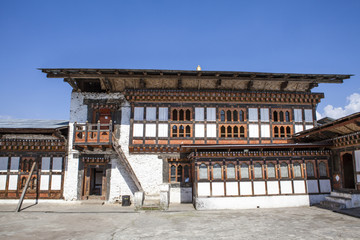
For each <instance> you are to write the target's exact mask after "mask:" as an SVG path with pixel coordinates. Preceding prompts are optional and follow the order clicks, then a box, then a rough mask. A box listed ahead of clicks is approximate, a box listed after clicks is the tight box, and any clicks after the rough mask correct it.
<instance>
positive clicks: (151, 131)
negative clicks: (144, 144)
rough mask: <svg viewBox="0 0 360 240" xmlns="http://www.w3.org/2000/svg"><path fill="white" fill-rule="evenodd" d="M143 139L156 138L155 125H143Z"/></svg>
mask: <svg viewBox="0 0 360 240" xmlns="http://www.w3.org/2000/svg"><path fill="white" fill-rule="evenodd" d="M145 137H156V124H153V123H151V124H149V123H148V124H146V125H145Z"/></svg>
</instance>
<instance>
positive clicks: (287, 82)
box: [280, 81, 289, 91]
mask: <svg viewBox="0 0 360 240" xmlns="http://www.w3.org/2000/svg"><path fill="white" fill-rule="evenodd" d="M288 85H289V81H284V82H282V83H281V84H280V90H281V91H284V90H285V88H287V86H288Z"/></svg>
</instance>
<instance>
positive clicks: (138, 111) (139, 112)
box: [134, 107, 144, 121]
mask: <svg viewBox="0 0 360 240" xmlns="http://www.w3.org/2000/svg"><path fill="white" fill-rule="evenodd" d="M134 120H139V121H142V120H144V108H143V107H135V108H134Z"/></svg>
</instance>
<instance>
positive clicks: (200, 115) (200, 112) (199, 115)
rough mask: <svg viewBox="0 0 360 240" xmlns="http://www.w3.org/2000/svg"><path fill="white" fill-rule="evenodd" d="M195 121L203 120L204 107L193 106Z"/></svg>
mask: <svg viewBox="0 0 360 240" xmlns="http://www.w3.org/2000/svg"><path fill="white" fill-rule="evenodd" d="M195 121H204V108H195Z"/></svg>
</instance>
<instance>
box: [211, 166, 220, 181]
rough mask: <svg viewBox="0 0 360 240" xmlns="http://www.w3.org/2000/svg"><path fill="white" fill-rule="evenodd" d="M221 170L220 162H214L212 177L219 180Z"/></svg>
mask: <svg viewBox="0 0 360 240" xmlns="http://www.w3.org/2000/svg"><path fill="white" fill-rule="evenodd" d="M221 172H222V170H221V166H220V164H218V163H216V164H215V165H214V166H213V179H214V180H220V179H222V174H221Z"/></svg>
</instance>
